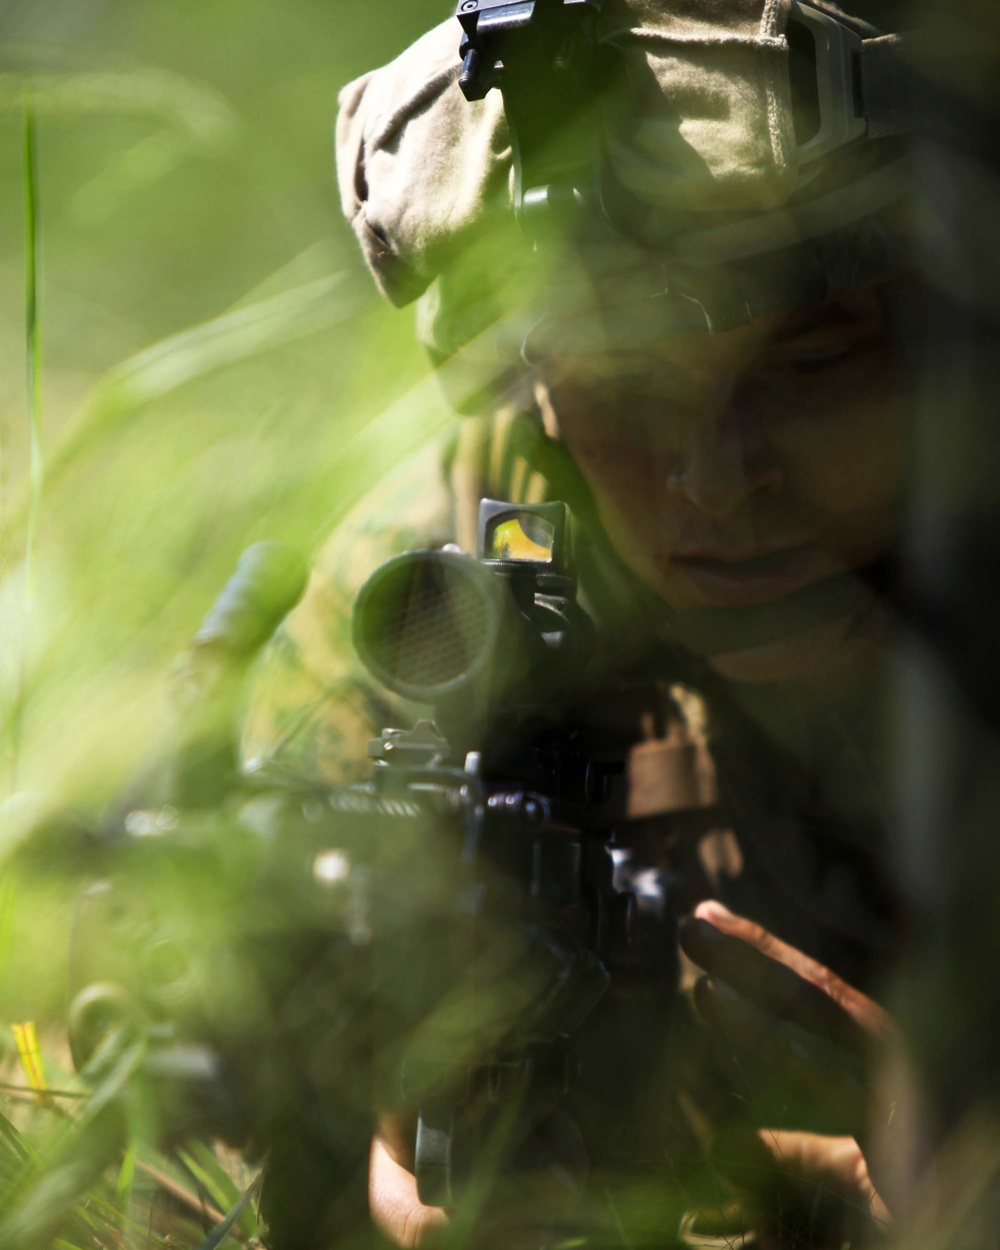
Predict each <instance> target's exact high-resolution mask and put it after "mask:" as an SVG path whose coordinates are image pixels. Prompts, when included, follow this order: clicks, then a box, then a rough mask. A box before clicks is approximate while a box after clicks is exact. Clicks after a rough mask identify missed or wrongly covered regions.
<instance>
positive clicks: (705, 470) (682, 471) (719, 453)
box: [667, 411, 785, 520]
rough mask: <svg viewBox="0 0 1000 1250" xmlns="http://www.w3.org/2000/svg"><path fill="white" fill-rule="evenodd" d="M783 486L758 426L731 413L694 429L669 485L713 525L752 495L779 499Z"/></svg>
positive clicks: (744, 415) (781, 475) (745, 416)
mask: <svg viewBox="0 0 1000 1250" xmlns="http://www.w3.org/2000/svg"><path fill="white" fill-rule="evenodd" d="M784 485H785V480H784V473H783V472H782V469H781V466H780V464H779V463H778V461H777V460H776V458H775V456H774V453H773V450H772V448H771V447H770V445H769V444H768V442H767V440H766V437H765V436H764V434H763V431H762V429H761V423H760V422H759V421H758V420H755V419H754V418H753V416H752V415H750V414H747V413H746V412H734V411H728V412H726V413H724V414H722V415H721V416H716V417H706V418H705V419H703V420H699V421H697V422H696V423H694V425H693V428H692V431H691V438H690V443H689V445H688V447H687V449H686V451H685V452H683V453H682V454H681V455H680V456H679V457H678V461H677V463H676V465H675V466H674V468H673V469H672V470H671V472H670V474H669V476H668V479H667V487H668V489H669V490H670V492H671V493H672V494H674V495H677V496H679V497H681V498H684V499H686V500H687V501H688V502H689V503H691V504H692V505H693V506H694V507H695V508H697V509H698V511H699V512H702V513H704V514H705V515H706V516H709V517H712V518H713V519H717V520H718V519H722V518H723V517H727V516H730V515H731V514H732V513H734V512H736V511H737V510H738V509H739V508H741V507H742V506H743V504H745V503H746V502H747V501H748V500H749V499H751V498H752V497H753V496H755V495H773V494H778V493H779V492H780V491H781V490H782V489H783V488H784Z"/></svg>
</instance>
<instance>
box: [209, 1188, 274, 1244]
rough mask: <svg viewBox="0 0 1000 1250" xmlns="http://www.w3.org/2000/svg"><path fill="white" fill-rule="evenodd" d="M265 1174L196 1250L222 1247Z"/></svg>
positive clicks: (244, 1193)
mask: <svg viewBox="0 0 1000 1250" xmlns="http://www.w3.org/2000/svg"><path fill="white" fill-rule="evenodd" d="M262 1176H263V1173H260V1174H258V1175H257V1176H255V1177H254V1179H253V1180H252V1181H251V1182H250V1184H249V1185H248V1186H247V1188H246V1189H245V1190H244V1192H243V1193H242V1194H241V1196H240V1199H239V1201H238V1202H237V1203H236V1205H235V1206H234V1207H233V1209H232V1210H231V1211H230V1212H229V1214H228V1215H227V1216H226V1218H225V1219H224V1220H223V1221H222V1223H221V1224H217V1225H216V1226H215V1228H213V1229H212V1231H211V1232H210V1233H209V1234H208V1236H207V1237H206V1238H205V1240H204V1241H201V1242H199V1243H198V1246H197V1247H196V1250H216V1247H217V1246H221V1245H222V1243H223V1242H224V1241H225V1240H226V1238H227V1237H228V1236H229V1235H230V1233H231V1232H232V1230H233V1229H234V1227H235V1225H236V1222H237V1221H238V1220H239V1218H240V1216H241V1215H242V1214H243V1212H244V1211H245V1210H246V1209H247V1207H248V1206H249V1204H250V1201H251V1199H252V1198H253V1196H254V1194H255V1193H256V1192H257V1190H258V1189H259V1188H260V1183H261V1178H262Z"/></svg>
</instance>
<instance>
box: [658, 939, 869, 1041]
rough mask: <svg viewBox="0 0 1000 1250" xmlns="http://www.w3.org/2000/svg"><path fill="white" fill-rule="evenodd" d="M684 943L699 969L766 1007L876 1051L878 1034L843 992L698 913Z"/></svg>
mask: <svg viewBox="0 0 1000 1250" xmlns="http://www.w3.org/2000/svg"><path fill="white" fill-rule="evenodd" d="M681 944H682V946H683V948H684V951H685V953H686V954H687V955H688V956H689V957H690V958H691V959H693V960H694V962H695V963H696V964H698V966H699V967H701V968H703V969H704V970H705V971H706V972H707V973H709V974H710V975H711V976H712V977H714V978H715V979H716V980H717V981H723V982H725V983H727V984H728V985H731V986H732V987H733V988H734V989H736V990H738V991H739V992H740V993H741V994H743V995H744V996H745V997H746V998H748V999H750V1000H751V1001H752V1002H754V1003H756V1004H757V1005H758V1006H759V1007H761V1008H762V1009H763V1010H764V1011H767V1012H770V1013H771V1014H772V1015H775V1016H778V1017H779V1018H781V1019H784V1020H791V1021H794V1022H795V1023H796V1024H799V1025H801V1026H802V1028H805V1029H811V1030H812V1031H813V1032H816V1033H819V1034H821V1035H823V1036H825V1037H832V1038H834V1039H836V1040H837V1041H838V1042H840V1043H841V1044H842V1045H845V1046H849V1047H851V1048H852V1049H853V1050H856V1051H858V1052H859V1053H865V1052H867V1051H869V1050H870V1049H871V1043H872V1032H871V1031H870V1029H869V1027H868V1025H867V1024H866V1023H865V1022H863V1021H862V1020H860V1019H859V1018H858V1016H857V1015H856V1014H855V1013H852V1012H851V1011H849V1010H847V1009H846V1008H845V1006H844V1003H843V996H842V995H838V996H835V997H834V996H831V995H830V994H829V993H828V992H827V990H826V989H825V988H823V987H821V986H819V985H817V984H816V982H815V980H813V979H807V978H806V977H804V976H803V975H802V974H801V973H800V972H798V971H797V970H796V969H794V968H793V967H790V966H789V965H788V964H787V963H784V962H780V961H779V960H777V959H775V958H773V957H772V956H770V955H768V954H765V953H764V952H763V951H761V949H760V948H759V947H757V946H755V945H751V944H750V943H749V942H747V941H745V940H744V939H743V938H741V937H737V936H734V935H730V934H728V933H724V932H723V931H722V930H721V929H719V928H718V927H717V926H715V925H714V924H710V923H709V922H708V921H706V920H704V919H701V918H698V917H696V918H695V919H693V920H689V921H687V922H685V924H684V925H683V926H682V930H681ZM830 975H831V976H832V975H833V974H832V973H831V974H830ZM846 988H850V987H846ZM872 1006H874V1004H872ZM876 1036H877V1035H876Z"/></svg>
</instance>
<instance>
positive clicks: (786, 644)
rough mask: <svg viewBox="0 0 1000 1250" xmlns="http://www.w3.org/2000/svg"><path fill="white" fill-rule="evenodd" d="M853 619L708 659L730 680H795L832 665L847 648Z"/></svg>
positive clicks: (722, 675)
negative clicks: (836, 657)
mask: <svg viewBox="0 0 1000 1250" xmlns="http://www.w3.org/2000/svg"><path fill="white" fill-rule="evenodd" d="M853 620H854V618H853V616H850V615H848V616H844V617H841V618H839V619H837V620H835V621H825V622H824V623H823V624H822V625H818V626H817V627H816V628H815V629H809V630H804V631H802V632H801V633H797V634H790V635H788V636H787V637H783V638H778V639H774V640H772V641H770V642H763V643H758V644H757V645H756V646H753V647H746V648H744V649H741V650H737V651H724V652H719V653H717V654H715V655H711V656H709V657H708V662H709V664H711V666H712V668H714V669H715V671H716V672H717V673H718V674H719V675H720V676H721V677H726V678H728V679H729V680H730V681H741V682H748V683H761V682H773V681H793V680H794V679H795V678H797V677H804V676H805V675H806V674H808V673H810V672H813V671H814V670H816V669H819V668H822V667H823V666H824V665H825V664H827V663H829V662H830V661H831V660H832V659H833V658H834V657H835V656H836V655H837V653H838V651H839V650H840V648H841V647H842V646H843V644H844V641H845V639H846V638H847V635H848V633H849V632H850V630H851V625H852V623H853Z"/></svg>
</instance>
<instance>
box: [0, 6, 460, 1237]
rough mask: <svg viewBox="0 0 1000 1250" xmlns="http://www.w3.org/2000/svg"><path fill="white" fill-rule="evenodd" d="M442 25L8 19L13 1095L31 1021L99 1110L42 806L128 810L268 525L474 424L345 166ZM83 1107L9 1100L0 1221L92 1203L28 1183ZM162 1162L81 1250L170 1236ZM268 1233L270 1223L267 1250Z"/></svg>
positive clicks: (26, 10)
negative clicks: (219, 608)
mask: <svg viewBox="0 0 1000 1250" xmlns="http://www.w3.org/2000/svg"><path fill="white" fill-rule="evenodd" d="M443 15H444V10H443V9H442V6H441V5H440V4H439V3H428V2H425V0H381V2H380V3H378V4H372V3H371V0H282V3H281V4H273V3H264V2H263V0H217V2H215V3H212V4H208V5H206V4H204V3H198V2H195V0H166V2H164V0H134V2H133V0H129V2H127V3H120V2H115V0H3V2H2V3H0V163H2V170H0V197H2V209H0V221H2V222H3V229H2V233H0V283H2V287H0V289H2V291H3V299H2V300H0V544H2V545H0V632H2V637H3V646H2V652H0V656H2V661H0V709H2V726H3V729H2V735H0V753H2V755H0V765H2V778H3V780H2V789H3V793H2V798H3V821H2V831H0V857H2V858H0V873H3V874H4V875H3V879H2V884H0V894H2V905H0V1019H2V1021H3V1028H2V1030H0V1049H2V1050H3V1051H5V1053H6V1059H5V1064H4V1068H3V1076H4V1080H5V1081H6V1082H7V1083H8V1084H9V1085H12V1086H18V1087H23V1086H26V1085H27V1084H28V1080H29V1074H30V1072H31V1064H30V1063H27V1062H21V1061H19V1060H18V1059H17V1058H16V1055H15V1050H16V1039H17V1038H19V1039H20V1041H21V1048H22V1050H26V1049H30V1045H31V1036H32V1034H31V1031H30V1030H20V1031H17V1032H15V1031H12V1027H11V1026H12V1025H15V1024H18V1023H20V1022H25V1021H32V1022H37V1026H38V1031H39V1033H40V1036H41V1038H42V1048H43V1052H44V1061H45V1065H46V1074H45V1077H44V1080H45V1082H46V1083H47V1084H48V1085H49V1086H52V1087H56V1088H61V1089H64V1090H67V1091H68V1093H69V1094H77V1095H78V1094H79V1092H80V1087H79V1086H78V1085H76V1084H75V1083H74V1078H72V1077H71V1075H70V1074H69V1073H68V1071H67V1067H68V1061H67V1060H64V1059H63V1058H62V1055H61V1049H60V1036H61V1034H60V1021H61V1019H62V1016H63V1013H64V1010H65V996H66V964H67V952H66V922H67V915H68V910H69V907H70V905H71V902H72V897H73V893H74V890H75V888H76V883H74V881H73V879H72V874H71V873H68V874H67V875H66V879H65V880H64V881H63V883H62V884H60V885H53V884H48V885H43V884H42V883H41V882H40V881H39V880H38V879H36V878H34V877H27V878H26V877H24V876H23V875H22V876H20V877H17V878H16V879H15V877H14V876H12V875H11V874H10V873H9V871H7V865H8V863H9V858H10V854H11V852H12V850H13V849H14V848H15V847H16V845H17V843H18V841H19V840H20V839H21V838H22V837H23V836H24V835H25V832H26V830H28V829H30V828H32V827H34V826H36V825H37V823H38V820H39V816H40V813H41V812H42V811H44V810H47V809H51V810H53V811H65V810H67V809H72V810H75V811H77V812H79V813H80V814H81V816H82V818H83V819H84V820H86V819H87V818H88V817H89V816H90V815H92V814H93V813H96V812H98V811H99V810H100V809H101V808H102V807H103V806H104V805H105V804H106V803H107V802H108V800H109V798H110V797H111V796H113V795H114V794H115V793H116V790H117V788H118V787H120V786H121V784H122V781H123V779H124V778H125V777H127V776H128V775H129V774H130V773H131V772H132V770H133V769H134V768H135V766H136V764H137V763H138V762H139V761H140V760H141V759H142V757H143V755H144V752H145V751H146V750H147V749H148V747H149V743H150V741H151V740H152V738H153V736H154V735H155V732H156V728H157V720H158V718H159V717H160V716H161V715H162V711H163V698H162V687H163V678H164V675H165V673H166V671H167V668H168V666H169V663H170V660H171V658H172V657H173V656H175V655H176V654H177V653H178V652H179V651H181V650H182V649H183V647H184V645H185V642H186V641H187V639H188V638H189V637H190V635H191V633H192V631H193V630H194V629H195V628H196V627H197V624H198V621H199V619H200V618H201V616H202V615H203V614H204V611H205V609H206V608H207V606H208V605H209V604H210V602H211V601H212V599H213V598H214V596H215V594H216V593H217V592H218V589H219V588H220V587H221V585H222V584H223V583H224V581H225V580H226V578H227V576H228V575H229V573H230V572H231V570H232V568H233V565H234V562H235V560H236V557H237V555H238V554H239V552H240V551H241V550H242V549H243V548H244V547H246V546H247V545H248V544H249V543H251V542H254V541H256V540H258V539H260V538H264V537H269V538H279V539H284V540H287V541H289V542H291V543H293V544H295V545H296V546H298V547H300V548H302V549H303V550H304V551H306V552H308V551H309V550H310V549H311V548H312V546H313V545H314V544H315V543H316V542H317V541H318V540H319V539H320V538H321V537H322V536H323V535H324V534H325V533H326V532H328V530H329V528H330V526H331V525H332V524H333V523H334V521H335V520H336V518H337V517H338V516H340V515H342V513H343V512H344V510H345V509H346V508H347V507H349V506H350V504H351V503H352V502H353V501H354V500H355V499H357V498H358V496H359V495H360V493H361V492H362V491H363V490H364V488H365V485H366V484H367V483H369V482H371V481H373V480H375V479H376V478H377V477H378V475H379V473H380V472H381V471H382V470H384V468H385V466H386V465H387V464H389V463H391V462H392V461H393V459H394V458H398V457H399V456H401V455H402V454H405V452H406V450H407V449H408V448H411V447H413V446H415V445H417V443H418V441H419V440H420V439H421V437H423V436H425V435H426V434H427V433H428V431H429V430H431V429H433V428H437V427H439V426H440V425H441V424H442V423H444V422H446V421H447V420H448V419H449V417H448V414H447V412H446V410H445V409H444V406H443V405H441V404H439V403H438V402H437V401H436V400H432V401H430V402H428V401H427V399H426V393H427V392H426V388H424V389H420V388H421V381H422V379H423V377H424V372H425V368H424V364H423V361H422V358H421V357H420V355H419V354H418V351H417V349H416V348H415V347H414V345H413V343H412V335H411V324H410V320H409V318H407V317H405V316H402V317H400V316H398V315H393V314H392V313H391V312H390V311H387V310H385V309H384V308H383V307H382V306H381V305H380V303H379V301H378V300H377V297H376V296H375V294H374V292H373V291H372V290H371V284H370V283H369V282H367V281H366V280H365V277H364V275H363V273H362V266H361V261H360V258H359V257H358V256H357V249H356V247H355V245H354V241H353V238H352V236H351V233H350V230H349V228H348V227H347V226H346V224H345V223H343V222H342V221H341V219H340V214H339V207H338V202H337V193H336V187H335V182H334V178H333V172H332V161H331V149H332V142H331V137H332V124H333V117H334V113H335V107H336V96H337V91H338V89H339V88H340V87H341V86H342V85H343V83H345V82H346V81H348V80H349V79H350V78H352V77H354V76H356V75H357V74H358V73H360V72H362V71H363V70H365V69H367V68H370V67H371V66H372V65H374V64H378V63H381V62H384V61H385V60H388V59H390V58H391V57H392V56H393V55H395V54H396V53H397V52H398V51H399V50H401V49H402V48H403V47H404V46H405V45H406V44H407V43H408V42H410V41H411V40H412V39H413V38H414V37H415V36H416V35H417V34H418V33H419V32H420V31H421V30H423V29H426V28H427V26H428V25H430V24H431V23H432V22H433V21H436V20H438V19H439V18H440V17H441V16H443ZM32 157H33V161H34V167H35V172H34V173H32V170H31V165H32V159H31V158H32ZM32 199H34V201H35V205H34V212H35V221H36V225H37V229H38V237H37V252H36V254H35V255H34V256H33V254H32V253H33V248H32V240H31V235H32V232H31V229H30V218H31V211H32V210H31V206H30V201H31V200H32ZM33 268H35V269H36V272H37V276H38V292H37V294H38V301H37V309H36V313H35V317H34V319H33V320H32V319H31V318H30V315H29V312H28V304H29V303H30V301H28V300H26V298H25V294H24V293H25V290H26V287H30V276H31V271H32V269H33ZM26 319H27V322H26ZM32 334H34V336H35V337H36V338H37V346H38V349H39V351H40V360H41V368H40V371H39V373H38V375H37V377H36V379H35V381H34V384H32V382H31V380H30V378H29V381H28V382H26V375H27V373H28V370H27V361H28V358H29V355H30V347H29V340H30V339H31V337H32ZM414 388H418V389H417V392H416V396H417V398H416V400H414V397H413V396H414ZM33 409H34V410H35V412H36V415H40V428H39V429H37V430H36V433H40V435H41V444H40V446H38V445H37V444H36V447H35V455H36V457H37V456H38V455H40V457H41V470H42V478H41V480H42V489H41V493H40V496H38V495H37V493H34V494H33V492H32V489H31V485H30V483H31V461H32V454H33V452H32V435H31V426H32V410H33ZM36 463H37V462H36ZM31 534H33V535H34V537H33V540H32V541H31V542H29V535H31ZM5 1097H6V1099H7V1101H6V1102H5V1101H4V1099H5ZM86 1105H87V1104H86V1103H85V1101H84V1100H82V1099H81V1098H80V1097H66V1098H60V1097H57V1096H52V1095H44V1096H43V1097H42V1098H41V1101H39V1100H38V1099H36V1100H35V1101H32V1100H31V1099H30V1098H26V1097H25V1096H24V1095H23V1094H22V1093H20V1092H18V1091H16V1090H15V1091H11V1092H10V1093H9V1095H5V1094H4V1092H3V1090H0V1113H3V1114H2V1116H0V1227H4V1228H7V1229H8V1230H10V1229H11V1228H13V1227H15V1226H16V1224H17V1212H18V1211H19V1210H22V1209H23V1208H24V1204H25V1202H26V1201H28V1205H29V1206H30V1203H32V1202H33V1203H34V1204H35V1207H36V1208H45V1207H46V1206H47V1207H48V1208H49V1209H50V1210H55V1209H57V1208H58V1207H59V1204H60V1203H62V1204H64V1205H67V1204H69V1200H70V1198H71V1197H72V1193H71V1191H72V1190H73V1188H74V1186H76V1188H77V1189H78V1190H81V1189H85V1188H86V1184H87V1183H89V1181H90V1180H91V1179H92V1178H88V1177H86V1176H85V1175H84V1174H83V1173H81V1172H79V1170H78V1171H77V1172H76V1173H73V1171H72V1168H70V1169H69V1171H68V1172H67V1171H66V1169H64V1170H63V1173H62V1175H61V1178H60V1177H59V1175H58V1173H56V1178H57V1179H56V1183H55V1187H54V1188H52V1187H51V1186H50V1188H49V1189H48V1190H43V1191H42V1192H41V1193H39V1192H37V1189H35V1190H33V1188H32V1186H33V1185H34V1182H35V1180H37V1176H38V1175H39V1174H40V1173H41V1171H42V1169H39V1168H38V1167H37V1166H36V1165H37V1159H36V1152H37V1151H38V1150H41V1151H42V1153H43V1154H44V1153H45V1152H46V1151H54V1152H55V1157H56V1158H58V1157H61V1156H60V1151H65V1150H66V1149H67V1148H68V1147H67V1144H66V1143H67V1141H68V1140H69V1138H66V1139H65V1140H63V1138H64V1137H65V1131H66V1130H65V1125H66V1124H68V1123H69V1122H70V1119H72V1118H79V1117H80V1116H81V1111H80V1108H81V1107H85V1106H86ZM93 1114H95V1113H94V1111H93V1109H92V1108H91V1110H90V1111H84V1112H82V1116H83V1118H84V1120H86V1118H87V1116H88V1115H93ZM68 1117H69V1118H68ZM11 1120H13V1121H15V1122H16V1126H15V1124H14V1123H11V1122H10V1121H11ZM21 1130H24V1133H25V1134H26V1135H25V1136H21ZM98 1154H99V1152H98ZM84 1157H85V1153H83V1154H81V1153H80V1152H78V1153H77V1156H76V1164H75V1165H74V1166H77V1167H78V1169H79V1168H80V1167H83V1166H84V1165H83V1163H82V1162H81V1160H82V1159H83V1158H84ZM189 1163H190V1165H191V1166H190V1167H189V1168H188V1171H187V1175H186V1178H185V1176H183V1175H181V1176H180V1183H181V1185H182V1187H185V1186H186V1188H187V1189H188V1190H190V1191H192V1192H196V1193H200V1194H201V1196H202V1197H204V1198H206V1199H207V1201H208V1202H209V1204H210V1205H211V1206H212V1207H214V1208H220V1207H222V1208H225V1207H226V1206H228V1205H230V1199H233V1200H235V1195H236V1193H237V1192H238V1189H239V1185H238V1184H237V1180H234V1179H233V1178H232V1176H227V1174H226V1172H225V1171H224V1169H222V1168H220V1167H219V1166H217V1165H216V1164H214V1163H212V1162H211V1160H210V1159H209V1158H202V1159H201V1161H200V1162H199V1161H198V1160H197V1159H194V1158H191V1159H189ZM150 1166H155V1164H151V1163H150V1160H149V1159H146V1160H145V1163H143V1159H142V1158H141V1157H140V1159H139V1163H138V1166H137V1164H136V1159H135V1157H134V1156H131V1155H130V1156H126V1158H125V1160H124V1162H122V1161H121V1160H117V1161H116V1162H115V1164H114V1166H113V1167H112V1168H111V1169H110V1171H108V1172H107V1173H106V1174H105V1179H104V1180H103V1181H99V1182H95V1184H96V1185H97V1187H96V1188H94V1189H93V1191H92V1194H91V1203H90V1205H89V1207H88V1208H87V1210H86V1211H84V1212H83V1214H81V1215H80V1216H79V1218H78V1219H77V1223H76V1224H75V1225H73V1227H75V1228H76V1230H77V1233H76V1236H78V1237H79V1238H80V1241H79V1244H80V1245H84V1244H86V1245H93V1244H95V1243H94V1241H93V1238H95V1237H97V1238H98V1239H99V1242H100V1244H103V1245H116V1246H118V1245H126V1244H128V1245H132V1244H137V1245H146V1244H156V1238H155V1230H154V1231H153V1232H151V1231H150V1227H149V1226H147V1224H146V1223H141V1221H140V1223H141V1226H140V1225H136V1226H135V1227H132V1226H131V1225H130V1223H129V1218H128V1217H127V1215H122V1214H121V1212H127V1207H128V1203H127V1196H128V1193H129V1192H130V1189H131V1187H132V1185H133V1181H134V1183H135V1184H136V1185H139V1184H140V1181H141V1179H142V1178H143V1177H145V1178H146V1181H147V1182H148V1179H149V1167H150ZM143 1167H145V1169H146V1170H145V1171H143ZM85 1170H86V1169H85V1168H84V1172H85ZM175 1179H176V1173H175ZM237 1179H238V1178H237ZM60 1186H61V1188H60ZM102 1186H103V1188H102ZM168 1188H169V1185H168ZM32 1195H33V1196H32ZM19 1204H20V1206H19ZM70 1205H71V1204H70ZM182 1205H183V1204H182ZM29 1214H30V1212H29ZM12 1219H13V1220H14V1224H11V1223H10V1221H11V1220H12ZM43 1224H44V1221H43ZM251 1225H252V1221H251V1220H249V1219H248V1217H247V1216H246V1214H244V1216H243V1217H242V1236H243V1237H244V1238H245V1237H246V1236H247V1235H248V1233H249V1231H252V1228H251ZM197 1226H198V1222H197V1221H196V1222H195V1224H194V1225H192V1227H194V1228H197ZM24 1227H25V1228H27V1227H29V1225H24ZM174 1233H175V1236H176V1237H180V1236H181V1233H180V1232H178V1230H177V1229H176V1228H175V1229H174ZM66 1235H69V1234H66ZM200 1235H201V1234H200V1233H199V1234H198V1237H200ZM198 1237H196V1238H195V1241H197V1240H198ZM122 1238H124V1240H122ZM150 1238H152V1241H150ZM195 1241H192V1242H191V1244H195ZM61 1244H63V1245H67V1244H77V1243H76V1242H75V1241H74V1242H72V1243H68V1242H63V1243H61ZM172 1244H183V1242H182V1241H175V1242H173V1243H172Z"/></svg>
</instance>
